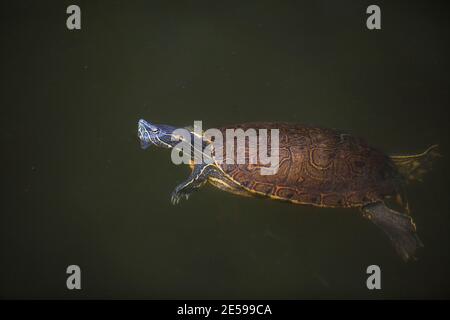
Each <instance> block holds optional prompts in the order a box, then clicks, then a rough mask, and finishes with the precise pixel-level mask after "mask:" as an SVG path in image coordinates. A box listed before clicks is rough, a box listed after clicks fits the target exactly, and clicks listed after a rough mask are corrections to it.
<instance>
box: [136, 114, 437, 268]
mask: <svg viewBox="0 0 450 320" xmlns="http://www.w3.org/2000/svg"><path fill="white" fill-rule="evenodd" d="M177 129H180V128H177V127H174V126H170V125H163V124H154V123H151V122H148V121H146V120H143V119H141V120H139V122H138V139H139V140H140V143H141V147H142V148H143V149H147V148H148V147H149V146H150V145H156V146H160V147H165V148H174V147H175V146H176V145H177V144H178V143H179V142H180V141H181V140H183V138H181V137H180V135H178V134H177V131H176V130H177ZM227 129H234V130H238V129H242V130H243V131H244V132H247V130H249V129H254V130H255V131H256V132H260V131H259V130H260V129H266V130H273V129H277V130H278V132H279V148H278V149H279V165H278V170H277V171H276V173H275V174H272V175H262V174H261V170H260V168H261V167H262V166H264V165H262V164H261V163H258V162H256V163H247V162H245V163H240V164H238V163H231V164H230V163H227V162H224V161H222V162H219V161H216V159H215V153H211V154H212V159H211V161H209V162H201V163H194V162H193V161H190V163H189V165H190V167H191V169H192V171H191V174H190V176H189V177H188V178H187V179H186V180H185V181H183V182H182V183H180V184H179V185H178V186H176V188H175V189H174V191H173V192H172V195H171V201H172V203H173V204H178V203H179V201H180V200H181V199H188V198H189V196H190V195H191V194H192V193H193V192H194V191H196V190H197V189H199V188H200V187H202V186H203V185H205V184H207V183H209V184H211V185H213V186H214V187H217V188H218V189H221V190H224V191H226V192H230V193H233V194H235V195H239V196H245V197H261V198H269V199H273V200H279V201H285V202H289V203H293V204H300V205H312V206H316V207H329V208H356V209H359V212H360V213H361V215H362V216H363V217H365V218H367V219H369V220H370V221H372V222H373V223H374V224H375V225H376V226H378V227H379V228H381V229H382V230H383V231H384V233H385V234H386V235H387V236H388V238H389V239H390V241H391V243H392V244H393V247H394V248H395V250H396V252H397V253H398V255H399V256H400V257H401V258H402V259H403V260H404V261H408V260H411V259H412V260H415V259H416V250H417V249H418V248H420V247H423V244H422V242H421V240H420V238H419V237H418V235H417V231H416V225H415V223H414V221H413V219H412V217H411V215H410V209H409V205H408V201H407V198H406V192H405V186H406V185H407V184H408V183H409V182H411V181H415V180H421V179H422V177H423V175H424V173H425V172H426V171H428V170H429V169H430V168H431V162H432V160H433V159H434V158H435V157H436V156H438V155H439V153H438V152H437V145H432V146H431V147H429V148H428V149H427V150H426V151H424V152H422V153H419V154H413V155H391V156H389V155H386V154H385V153H383V152H381V151H379V150H378V149H377V148H374V147H372V146H370V145H368V144H367V143H366V142H365V140H364V139H362V138H359V137H357V136H354V135H352V134H350V133H348V132H346V131H340V130H335V129H328V128H323V127H317V126H309V125H303V124H293V123H288V122H253V123H243V124H236V125H229V126H224V127H222V128H219V129H218V130H219V131H220V132H222V133H223V136H225V134H226V130H227ZM186 130H188V133H189V134H190V135H191V136H192V138H194V136H195V135H198V133H196V132H194V130H193V129H192V128H186ZM185 140H186V139H185ZM203 141H204V142H203V144H202V147H205V146H207V145H209V144H211V143H212V140H208V139H205V140H203ZM258 141H259V140H258ZM189 145H190V146H191V147H193V144H189ZM244 149H246V152H247V153H246V156H247V155H248V144H245V146H244ZM234 152H236V150H235V151H234ZM246 159H248V157H246ZM390 202H392V203H390ZM394 206H396V207H395V208H393V207H394Z"/></svg>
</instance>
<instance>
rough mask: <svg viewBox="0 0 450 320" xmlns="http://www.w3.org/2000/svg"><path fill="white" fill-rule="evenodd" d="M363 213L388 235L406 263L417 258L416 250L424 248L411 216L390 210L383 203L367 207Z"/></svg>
mask: <svg viewBox="0 0 450 320" xmlns="http://www.w3.org/2000/svg"><path fill="white" fill-rule="evenodd" d="M362 211H363V214H364V217H366V218H368V219H369V220H370V221H372V222H373V223H374V224H375V225H377V226H378V227H379V228H381V229H382V230H383V231H384V233H386V235H387V236H388V237H389V239H390V240H391V242H392V244H393V245H394V247H395V250H396V251H397V253H398V254H399V255H400V257H401V258H402V259H403V260H404V261H408V260H409V259H411V258H412V259H414V258H415V257H414V255H415V252H416V249H417V248H420V247H423V244H422V241H420V239H419V237H418V236H417V234H416V226H415V224H414V222H413V220H412V218H411V217H410V216H409V215H407V214H403V213H399V212H396V211H394V210H392V209H389V208H388V207H387V206H386V205H385V204H384V203H382V202H379V203H374V204H369V205H366V206H364V207H363V208H362Z"/></svg>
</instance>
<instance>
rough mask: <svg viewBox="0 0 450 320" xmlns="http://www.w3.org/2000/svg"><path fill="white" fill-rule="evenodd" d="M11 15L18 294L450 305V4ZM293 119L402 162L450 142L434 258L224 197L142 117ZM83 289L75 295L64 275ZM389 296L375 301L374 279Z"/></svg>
mask: <svg viewBox="0 0 450 320" xmlns="http://www.w3.org/2000/svg"><path fill="white" fill-rule="evenodd" d="M208 3H209V4H206V3H202V2H198V1H190V2H188V1H182V2H178V4H174V3H172V4H170V5H169V4H168V3H166V2H161V3H157V2H155V1H133V2H131V1H130V2H127V1H78V2H77V4H79V5H80V7H81V11H82V29H81V30H79V31H69V30H67V28H66V24H65V22H66V17H67V15H66V13H65V11H66V7H67V6H68V5H69V4H72V2H69V1H53V2H42V1H39V3H38V2H32V1H17V2H15V3H14V5H12V4H11V3H9V4H6V3H5V4H4V3H2V5H1V24H2V29H1V33H2V51H1V62H2V82H1V88H2V94H1V95H0V97H1V113H2V115H1V118H0V119H1V143H2V153H3V155H2V166H1V170H2V174H1V177H2V191H3V192H2V202H1V215H0V217H1V222H0V228H1V230H0V237H1V238H0V239H1V242H0V262H1V263H0V296H1V297H3V298H79V297H82V298H450V274H449V270H450V250H449V249H450V232H449V231H450V210H449V197H448V195H449V187H448V181H449V177H450V173H449V166H448V155H449V154H450V153H449V147H450V146H449V128H448V120H449V117H448V111H447V109H448V108H449V102H450V99H449V98H450V94H449V81H448V76H449V61H448V57H449V56H450V50H449V43H448V39H449V19H448V6H445V5H444V4H443V3H444V2H443V3H439V2H429V1H416V2H414V3H412V2H411V1H403V2H400V1H395V4H393V3H392V1H391V3H388V2H386V3H385V2H380V1H379V2H378V3H377V4H378V5H380V7H381V10H382V30H379V31H369V30H367V29H366V27H365V19H366V16H367V15H366V14H365V10H366V8H367V6H368V5H369V4H372V3H369V2H367V1H339V4H338V3H337V1H335V2H334V1H315V2H313V3H306V2H305V3H302V2H300V1H296V2H284V3H281V2H275V1H274V2H269V1H257V2H246V3H245V4H242V3H240V2H230V1H226V2H218V1H215V2H214V3H213V2H208ZM139 118H145V119H147V120H149V121H153V122H156V123H167V124H171V125H177V126H186V125H192V123H193V121H194V120H203V122H204V125H205V126H208V127H217V126H221V125H223V124H228V123H238V122H247V121H259V120H266V121H276V120H281V121H292V122H301V123H307V124H316V125H320V126H324V127H331V128H339V129H344V130H348V131H350V132H352V133H354V134H356V135H359V136H362V137H364V138H366V139H367V141H369V142H370V143H371V144H372V145H374V146H376V147H378V148H380V149H382V150H384V151H385V152H386V153H402V152H405V153H410V152H412V153H414V152H420V151H422V150H424V149H425V148H426V147H428V146H429V145H431V144H434V143H439V144H440V146H441V153H443V154H444V155H445V156H446V157H444V158H442V159H440V161H438V162H437V163H436V166H435V168H434V171H433V172H431V173H430V174H428V176H427V177H426V180H425V181H424V182H423V183H421V184H415V185H412V186H410V187H409V189H408V193H409V198H410V202H411V207H412V214H413V216H414V218H415V220H416V223H417V226H418V232H419V235H420V237H421V238H422V240H423V242H424V243H425V248H424V249H423V250H422V251H421V252H419V254H418V255H419V260H418V261H417V262H414V263H408V264H405V263H403V262H402V261H401V259H399V258H398V257H397V256H396V254H395V252H394V250H393V249H392V248H391V245H390V243H389V241H388V239H387V238H386V237H385V236H384V234H382V232H381V231H380V230H378V229H377V228H376V227H375V226H374V225H372V224H371V223H370V222H369V221H367V220H365V219H363V218H361V217H360V215H359V214H358V212H357V211H352V210H344V209H341V210H339V209H317V208H312V207H305V206H294V205H288V204H285V203H278V202H274V201H264V200H259V199H248V198H240V197H236V196H233V195H230V194H226V193H224V192H221V191H219V190H216V189H213V188H212V187H206V188H204V189H202V190H200V191H199V192H198V193H196V194H195V195H193V196H192V197H191V198H190V200H189V201H184V202H182V203H181V204H180V205H179V206H172V205H171V203H170V193H171V192H172V190H173V188H174V187H175V186H176V185H177V184H178V183H180V182H181V181H182V180H184V179H185V178H186V176H187V175H188V174H189V170H188V169H187V168H185V167H177V166H175V165H173V164H172V163H171V161H170V152H168V151H165V150H162V149H155V148H150V149H148V150H146V151H143V150H141V149H140V148H139V143H138V142H137V139H136V129H137V128H136V127H137V120H138V119H139ZM70 264H77V265H79V266H80V267H81V270H82V290H81V291H75V292H74V291H69V290H67V289H66V277H67V275H66V273H65V271H66V268H67V266H68V265H70ZM371 264H377V265H379V266H380V267H381V270H382V290H380V291H375V292H374V291H369V290H367V288H366V278H367V275H366V273H365V271H366V268H367V266H368V265H371Z"/></svg>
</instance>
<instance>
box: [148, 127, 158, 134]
mask: <svg viewBox="0 0 450 320" xmlns="http://www.w3.org/2000/svg"><path fill="white" fill-rule="evenodd" d="M150 131H151V132H152V133H158V132H159V129H158V128H151V129H150Z"/></svg>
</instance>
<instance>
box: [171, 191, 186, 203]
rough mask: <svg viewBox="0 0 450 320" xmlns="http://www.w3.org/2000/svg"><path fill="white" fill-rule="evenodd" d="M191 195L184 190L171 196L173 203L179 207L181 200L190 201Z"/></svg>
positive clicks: (174, 192)
mask: <svg viewBox="0 0 450 320" xmlns="http://www.w3.org/2000/svg"><path fill="white" fill-rule="evenodd" d="M189 196H190V194H189V193H186V192H183V191H182V190H174V191H173V192H172V196H171V202H172V204H173V205H177V204H178V203H179V202H180V200H181V199H183V198H184V199H186V200H188V199H189Z"/></svg>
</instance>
